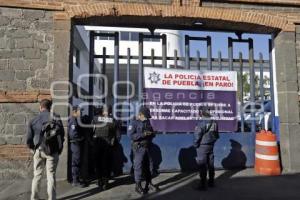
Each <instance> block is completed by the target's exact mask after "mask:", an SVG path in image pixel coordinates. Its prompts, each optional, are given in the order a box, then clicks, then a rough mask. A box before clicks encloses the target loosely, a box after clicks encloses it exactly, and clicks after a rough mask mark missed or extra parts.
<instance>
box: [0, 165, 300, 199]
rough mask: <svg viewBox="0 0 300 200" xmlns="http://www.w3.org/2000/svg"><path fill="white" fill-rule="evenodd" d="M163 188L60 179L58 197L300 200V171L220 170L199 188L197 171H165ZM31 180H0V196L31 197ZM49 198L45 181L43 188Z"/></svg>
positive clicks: (124, 179)
mask: <svg viewBox="0 0 300 200" xmlns="http://www.w3.org/2000/svg"><path fill="white" fill-rule="evenodd" d="M154 183H155V184H158V185H159V186H160V188H161V191H160V192H152V193H149V194H148V195H146V196H140V195H137V194H136V193H135V192H134V184H133V182H132V179H131V177H130V176H126V175H125V176H122V177H118V178H116V179H114V180H112V181H111V186H112V187H111V188H110V189H109V190H107V191H105V192H100V191H99V190H98V188H97V185H96V184H94V183H92V184H91V185H90V186H89V187H87V188H82V189H81V188H73V187H71V186H70V184H69V183H67V182H66V181H59V182H58V187H57V189H58V199H60V200H77V199H112V200H117V199H120V200H123V199H124V200H125V199H155V200H156V199H159V200H164V199H166V200H181V199H182V200H193V199H195V200H220V199H222V200H227V199H228V200H234V199H237V200H248V199H249V200H269V199H270V200H282V199H287V200H299V199H300V190H299V188H300V174H284V175H282V176H276V177H263V176H258V175H255V174H254V172H253V169H246V170H242V171H217V175H216V187H215V188H213V189H208V190H207V191H198V190H196V189H195V186H196V185H197V183H198V176H197V174H195V173H190V174H185V173H162V174H160V176H159V177H157V178H155V179H154ZM30 184H31V181H30V180H23V181H1V183H0V187H1V190H0V191H1V192H0V199H11V200H24V199H29V196H30ZM42 188H43V189H42V193H43V195H42V197H43V198H46V190H45V189H46V184H45V183H44V185H43V187H42Z"/></svg>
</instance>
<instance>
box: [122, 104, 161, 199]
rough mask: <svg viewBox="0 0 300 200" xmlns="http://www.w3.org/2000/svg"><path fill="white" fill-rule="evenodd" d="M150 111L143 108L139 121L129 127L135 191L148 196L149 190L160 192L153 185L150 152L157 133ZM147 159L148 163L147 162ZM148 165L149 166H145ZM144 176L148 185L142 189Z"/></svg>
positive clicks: (140, 111)
mask: <svg viewBox="0 0 300 200" xmlns="http://www.w3.org/2000/svg"><path fill="white" fill-rule="evenodd" d="M148 114H149V110H148V109H147V108H146V107H144V106H142V107H141V108H140V110H139V113H138V119H137V120H135V121H133V122H132V124H131V125H129V127H128V135H129V137H130V138H131V141H132V152H133V168H134V180H135V183H136V186H135V191H136V192H137V193H139V194H146V193H147V192H148V190H149V189H154V190H158V187H156V186H155V185H153V184H152V172H153V169H151V168H153V159H152V157H151V153H150V152H149V147H150V145H151V143H152V140H153V138H154V137H155V133H154V131H153V128H152V126H151V123H150V121H149V118H147V116H148ZM145 159H147V161H148V162H145ZM145 163H147V165H145ZM143 175H144V176H145V180H146V185H145V188H143V187H142V184H141V182H142V180H143Z"/></svg>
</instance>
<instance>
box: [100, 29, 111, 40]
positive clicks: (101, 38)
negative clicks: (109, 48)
mask: <svg viewBox="0 0 300 200" xmlns="http://www.w3.org/2000/svg"><path fill="white" fill-rule="evenodd" d="M97 33H111V34H114V32H107V31H97ZM114 39H115V38H114V37H107V36H100V37H99V36H98V37H97V40H114Z"/></svg>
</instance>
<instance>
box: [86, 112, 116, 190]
mask: <svg viewBox="0 0 300 200" xmlns="http://www.w3.org/2000/svg"><path fill="white" fill-rule="evenodd" d="M92 124H93V126H94V129H93V140H94V157H95V159H94V160H95V163H94V165H95V171H96V178H97V179H98V185H99V187H100V189H101V190H106V189H108V181H109V178H110V173H111V163H112V162H111V160H112V159H113V158H112V147H113V146H114V144H115V142H116V140H117V136H116V123H115V121H114V119H113V118H112V117H111V115H110V113H109V109H108V108H107V107H104V108H102V109H101V110H100V112H99V115H98V116H96V117H94V119H93V122H92Z"/></svg>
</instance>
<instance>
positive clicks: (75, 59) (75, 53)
mask: <svg viewBox="0 0 300 200" xmlns="http://www.w3.org/2000/svg"><path fill="white" fill-rule="evenodd" d="M73 64H75V65H76V67H78V68H80V51H79V50H78V49H77V48H76V47H74V49H73Z"/></svg>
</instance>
